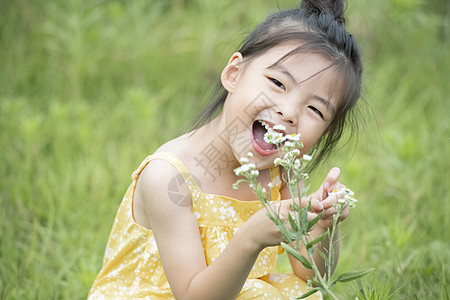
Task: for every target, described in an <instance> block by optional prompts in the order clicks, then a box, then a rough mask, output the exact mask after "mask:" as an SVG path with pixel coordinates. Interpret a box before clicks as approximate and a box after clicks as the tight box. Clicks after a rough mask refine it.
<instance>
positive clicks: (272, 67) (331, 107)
mask: <svg viewBox="0 0 450 300" xmlns="http://www.w3.org/2000/svg"><path fill="white" fill-rule="evenodd" d="M266 69H268V70H275V71H278V72H281V73H283V74H284V75H286V76H287V77H288V78H289V79H290V80H291V81H292V82H293V83H294V84H295V85H296V86H298V85H300V83H298V82H297V80H296V79H295V78H294V76H292V74H291V73H290V72H289V71H288V70H287V69H286V68H285V67H284V66H282V65H279V64H273V65H270V66H268V67H267V68H266ZM312 96H313V98H314V99H316V100H318V101H319V102H321V103H322V104H323V105H324V106H325V107H326V108H327V109H329V110H330V111H331V113H332V114H334V112H335V111H336V109H335V107H334V104H333V102H331V101H330V100H328V99H324V98H322V97H320V96H318V95H316V94H313V95H312Z"/></svg>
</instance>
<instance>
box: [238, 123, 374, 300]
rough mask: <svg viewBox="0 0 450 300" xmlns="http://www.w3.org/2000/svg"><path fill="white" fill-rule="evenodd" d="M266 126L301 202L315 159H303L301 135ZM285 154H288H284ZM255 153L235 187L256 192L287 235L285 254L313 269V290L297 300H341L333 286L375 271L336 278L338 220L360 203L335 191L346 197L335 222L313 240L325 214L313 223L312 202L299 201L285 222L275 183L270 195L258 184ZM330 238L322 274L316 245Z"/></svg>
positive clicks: (338, 206) (348, 192) (292, 191)
mask: <svg viewBox="0 0 450 300" xmlns="http://www.w3.org/2000/svg"><path fill="white" fill-rule="evenodd" d="M263 125H264V126H265V127H266V130H267V132H266V133H265V134H264V140H265V141H266V142H267V143H270V144H274V145H276V147H277V149H278V153H279V157H278V158H276V159H275V160H274V164H275V165H276V166H281V167H283V168H284V170H285V175H286V176H285V178H283V179H284V180H285V182H286V185H287V187H288V189H289V191H290V194H291V199H296V198H297V199H301V198H302V197H303V196H305V195H304V194H305V193H304V191H303V190H302V189H301V188H300V187H301V186H302V181H304V180H306V179H307V178H308V174H307V173H305V172H304V171H303V164H305V163H306V162H307V161H309V160H311V158H312V157H311V156H308V155H306V154H304V155H303V156H302V158H299V157H300V149H302V148H303V143H302V142H300V137H301V135H300V134H290V135H284V134H283V132H284V130H285V128H284V126H282V125H275V126H273V127H270V126H268V125H267V124H264V123H263ZM283 153H284V155H283ZM252 156H253V154H252V153H251V152H249V153H248V154H247V157H243V158H241V159H240V163H241V166H240V167H238V168H236V169H235V170H234V171H235V173H236V175H237V176H243V177H244V178H245V179H239V180H238V181H237V182H236V183H235V184H234V185H233V188H235V189H237V188H238V187H239V184H240V183H243V182H246V183H248V184H249V186H250V188H252V189H253V191H254V193H255V194H256V196H257V197H258V199H259V200H260V201H261V203H262V205H263V206H264V208H265V209H266V210H267V213H268V216H269V218H270V219H271V220H272V221H273V222H274V223H275V225H276V226H277V227H278V229H279V230H280V232H281V233H282V234H283V236H284V238H285V240H286V242H285V243H284V242H282V243H281V246H282V247H283V248H284V249H285V251H286V252H287V253H288V254H290V255H291V256H293V257H294V258H295V259H297V260H298V261H300V262H301V263H302V264H303V266H304V267H305V268H308V269H312V270H313V271H314V274H315V276H314V278H312V279H309V280H308V286H309V287H310V289H311V290H310V291H309V292H308V293H305V294H303V295H302V296H301V297H299V298H297V299H303V298H306V297H308V296H309V295H312V294H314V293H316V292H317V291H320V292H321V293H322V294H327V295H329V296H331V298H333V299H338V298H337V296H336V295H335V294H334V293H333V292H332V288H333V286H334V285H335V284H336V283H338V282H348V281H352V280H354V279H357V278H360V277H362V276H364V275H366V274H367V273H369V272H371V271H372V270H373V269H368V270H360V271H352V272H347V273H343V274H340V275H338V276H335V277H333V278H332V276H331V275H332V268H333V266H334V264H335V258H334V245H333V241H334V237H335V234H336V231H337V228H338V225H339V223H338V220H339V217H340V216H341V215H342V211H343V209H344V208H345V207H346V206H349V207H351V208H352V207H355V204H356V202H357V200H356V199H355V198H354V197H353V195H354V193H353V192H352V191H351V190H349V189H347V188H344V189H342V190H340V191H333V192H332V193H329V194H335V195H336V197H337V196H338V195H339V194H341V195H342V197H340V198H338V197H337V199H338V202H337V203H336V204H335V207H334V208H335V209H336V214H334V215H333V223H332V226H331V227H330V228H328V230H327V231H326V232H324V233H323V234H322V235H321V236H319V237H317V238H315V239H314V240H310V239H311V238H310V236H309V232H310V231H311V230H312V228H313V226H314V225H315V224H316V223H317V222H318V221H319V220H320V219H321V217H322V216H323V212H322V213H319V214H318V215H317V216H316V217H315V218H314V219H312V220H309V218H308V212H309V211H310V209H311V201H309V202H308V204H307V205H305V206H304V207H302V205H301V204H298V203H297V202H296V201H292V204H291V208H292V214H289V215H288V218H287V220H283V219H282V218H281V217H280V214H279V212H278V211H277V210H276V209H275V208H274V206H272V205H270V200H269V199H271V197H270V189H271V188H272V185H271V183H269V186H268V187H269V189H268V192H267V191H266V189H265V188H264V187H262V186H261V184H260V183H259V182H257V177H258V175H259V172H258V170H257V169H256V165H255V164H252V163H249V158H251V157H252ZM326 237H328V240H329V245H328V246H329V247H328V251H327V253H324V252H321V253H320V255H321V257H322V258H323V259H324V262H325V266H326V272H325V274H323V275H322V274H321V273H320V271H319V269H318V267H317V265H316V263H315V262H314V259H313V255H314V251H315V249H314V246H315V245H316V244H318V243H320V242H322V241H323V240H324V239H325V238H326ZM301 247H305V248H306V250H307V254H308V255H307V256H308V257H305V256H303V255H302V254H300V252H299V249H301Z"/></svg>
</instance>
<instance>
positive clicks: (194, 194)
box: [89, 0, 362, 300]
mask: <svg viewBox="0 0 450 300" xmlns="http://www.w3.org/2000/svg"><path fill="white" fill-rule="evenodd" d="M361 73H362V66H361V61H360V56H359V52H358V49H357V47H356V44H355V41H354V40H353V38H352V36H351V35H350V34H349V33H347V31H346V30H345V28H344V17H343V3H342V2H341V1H332V0H329V1H319V0H316V1H312V0H310V1H306V0H305V1H303V3H302V4H301V6H300V8H295V9H290V10H285V11H280V12H277V13H275V14H273V15H271V16H269V17H268V18H267V19H266V20H265V21H264V22H263V23H261V24H260V25H259V26H257V27H256V28H255V30H254V31H253V32H252V33H251V34H250V35H249V37H248V38H247V39H246V41H245V43H244V44H243V46H242V48H241V49H240V50H239V51H238V52H236V53H234V54H233V55H232V56H231V58H230V60H229V62H228V64H227V65H226V66H225V68H224V69H223V71H222V74H221V85H222V87H223V92H222V93H221V94H220V95H219V97H218V98H217V100H216V101H215V102H212V103H211V104H210V105H209V106H208V107H207V108H206V110H205V111H204V112H203V114H202V115H201V116H202V120H208V118H210V117H211V118H212V116H213V115H215V114H214V113H215V112H216V111H217V110H219V109H221V111H220V113H219V114H218V115H217V116H216V117H215V118H212V120H209V122H207V124H206V125H203V126H199V127H197V129H195V130H194V131H192V132H190V133H188V134H185V135H183V136H181V137H178V138H176V139H174V140H172V141H169V142H168V143H166V144H164V145H162V146H161V147H160V148H159V149H158V150H157V151H156V152H155V153H154V154H153V155H151V156H149V157H147V158H146V159H145V160H144V161H143V162H142V164H141V165H140V166H139V168H138V169H137V170H136V171H135V172H134V173H133V183H132V184H131V186H130V187H129V189H128V191H127V193H126V195H125V197H124V199H123V202H122V204H121V206H120V208H119V211H118V213H117V216H116V219H115V222H114V226H113V228H112V232H111V235H110V238H109V241H108V245H107V248H106V253H105V258H104V262H103V267H102V270H101V272H100V274H99V275H98V276H97V278H96V280H95V282H94V284H93V287H92V289H91V291H90V294H89V298H90V299H114V298H118V299H141V298H146V299H173V298H177V299H196V300H198V299H236V298H238V299H250V298H252V299H288V298H289V297H290V296H299V295H301V294H302V293H305V292H307V288H306V283H305V281H306V280H307V278H308V277H309V276H312V274H311V273H310V271H309V270H307V269H305V268H303V266H302V265H301V264H300V263H299V262H298V261H296V260H294V259H291V260H290V261H291V264H292V268H293V271H294V274H275V273H273V271H274V269H275V267H276V258H277V254H279V251H278V250H279V249H280V247H279V244H280V242H282V241H283V237H282V235H281V233H280V232H279V230H278V229H277V228H276V226H275V225H274V224H273V222H272V221H271V220H270V219H269V218H268V217H267V214H266V211H265V210H264V209H262V206H261V205H260V202H259V201H258V200H256V197H255V196H254V194H253V192H252V191H251V190H250V189H249V188H248V187H245V186H244V185H242V186H241V187H240V188H239V190H234V189H232V185H233V183H234V182H236V181H237V180H238V178H237V177H236V175H235V174H234V172H233V170H234V169H235V168H236V167H238V166H239V159H240V157H242V156H246V154H247V153H248V152H252V153H253V154H254V155H253V157H252V158H251V162H252V163H255V164H256V165H257V167H258V169H259V170H260V176H259V177H258V178H259V181H260V182H261V184H262V185H268V184H269V183H271V185H270V186H272V188H271V189H272V193H271V195H272V203H274V204H273V205H278V206H279V207H280V214H281V216H284V217H285V216H287V215H288V214H289V209H290V208H289V204H290V203H291V201H292V199H289V198H290V196H289V192H288V191H287V188H286V187H285V185H284V184H283V182H282V180H281V179H280V177H281V175H282V174H281V175H280V170H279V169H278V168H276V167H274V164H273V161H274V159H275V158H276V157H277V153H276V152H277V151H276V150H274V149H273V147H272V145H271V144H268V143H266V142H265V141H264V139H263V135H264V133H265V132H266V130H267V129H266V126H269V127H273V126H274V125H275V124H281V125H284V127H286V132H285V133H286V134H291V133H298V132H300V133H301V134H302V138H301V140H302V142H303V143H304V148H303V150H302V151H303V153H308V151H309V150H311V149H314V148H317V150H318V152H317V153H318V155H317V156H316V158H317V160H316V161H315V163H314V164H316V163H317V162H318V161H319V160H321V159H322V158H324V156H325V155H326V154H327V153H329V151H330V149H331V148H332V147H333V146H334V145H335V144H336V142H337V141H338V140H339V138H340V136H341V133H342V129H343V125H344V122H345V118H346V115H347V112H349V110H350V109H351V108H352V107H353V106H354V105H355V103H356V101H357V100H358V98H359V96H360V86H361ZM314 164H313V165H314ZM339 176H340V171H339V169H338V168H333V169H331V171H330V172H329V174H328V176H327V177H326V178H325V180H324V182H323V184H322V185H321V186H320V188H319V189H318V190H317V191H316V192H314V193H313V194H311V195H310V197H311V198H312V209H311V211H310V215H311V217H314V216H315V215H316V214H317V213H319V212H321V211H322V210H325V214H324V215H323V217H322V219H321V220H320V221H319V222H318V223H317V224H316V225H315V226H314V228H313V230H312V231H311V238H315V237H317V236H319V235H320V234H322V233H323V232H324V231H326V230H327V228H328V227H329V226H331V219H332V216H333V214H334V213H335V211H334V209H333V207H332V205H333V204H334V203H336V201H337V197H336V196H331V195H330V196H328V193H330V192H331V191H332V190H339V189H341V188H342V187H343V185H342V184H341V183H339ZM180 179H181V180H180ZM180 182H181V183H182V184H181V185H179V183H180ZM281 199H286V200H281ZM295 201H297V200H295ZM347 215H348V211H346V212H345V213H344V216H343V218H342V219H345V218H346V217H347ZM336 243H337V241H336ZM323 245H328V242H327V241H325V242H323ZM323 245H322V246H320V247H322V248H325V247H326V246H323ZM323 250H324V249H322V251H323ZM325 250H326V249H325ZM336 250H337V249H336ZM318 252H319V251H316V253H318ZM336 252H338V251H336ZM336 254H337V253H336ZM315 259H316V261H317V264H318V265H319V266H321V267H322V268H324V263H323V261H322V259H321V257H320V255H317V257H316V258H315ZM314 297H316V298H318V297H320V295H313V296H312V298H314Z"/></svg>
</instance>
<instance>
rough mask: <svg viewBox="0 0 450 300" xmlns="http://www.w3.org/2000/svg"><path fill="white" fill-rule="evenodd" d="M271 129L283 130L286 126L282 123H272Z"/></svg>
mask: <svg viewBox="0 0 450 300" xmlns="http://www.w3.org/2000/svg"><path fill="white" fill-rule="evenodd" d="M273 129H274V130H279V131H282V130H283V131H284V130H286V127H284V126H283V125H274V126H273Z"/></svg>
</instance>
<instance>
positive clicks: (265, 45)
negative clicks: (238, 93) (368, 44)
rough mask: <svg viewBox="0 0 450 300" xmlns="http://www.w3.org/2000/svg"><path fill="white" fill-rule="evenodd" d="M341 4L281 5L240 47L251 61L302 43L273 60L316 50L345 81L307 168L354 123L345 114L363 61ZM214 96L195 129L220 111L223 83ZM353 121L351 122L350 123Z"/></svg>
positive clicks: (322, 0) (329, 0)
mask: <svg viewBox="0 0 450 300" xmlns="http://www.w3.org/2000/svg"><path fill="white" fill-rule="evenodd" d="M344 10H345V5H344V2H343V1H342V0H315V1H314V0H303V1H302V2H301V4H300V6H299V7H297V8H292V9H288V10H281V11H278V12H275V13H273V14H272V15H269V16H268V17H267V18H266V19H265V20H264V21H263V22H262V23H260V24H259V25H258V26H256V27H255V29H254V30H253V32H251V33H250V35H249V36H248V37H247V38H246V39H245V40H244V43H243V44H242V46H241V48H240V49H239V50H238V51H239V52H240V53H241V54H242V56H243V57H244V62H246V61H249V60H251V59H253V58H255V57H257V56H259V55H261V54H263V53H265V52H266V51H268V50H270V49H271V48H273V47H275V46H278V45H281V44H286V43H289V42H293V41H294V42H295V41H297V42H300V46H299V47H297V48H295V49H294V50H292V51H290V52H289V53H287V54H286V55H285V56H283V57H282V58H280V59H279V60H278V61H277V62H276V63H275V64H277V63H280V62H282V61H283V60H285V59H287V58H288V57H291V56H292V55H294V54H297V53H305V52H306V53H314V54H320V55H323V56H324V57H326V58H327V59H329V60H330V61H331V65H330V66H329V67H327V68H326V69H329V68H333V70H336V71H337V74H338V76H339V77H338V81H337V82H336V84H338V85H339V86H344V90H343V91H341V95H340V96H341V97H340V98H341V101H340V105H339V107H338V108H337V110H336V112H335V114H334V117H333V120H332V121H331V123H330V125H329V126H328V128H327V130H326V134H324V135H323V136H322V137H321V139H320V140H319V142H318V143H317V144H316V146H315V147H314V148H315V149H316V150H317V152H316V154H315V157H314V159H313V161H312V162H311V163H310V164H308V169H310V170H311V169H312V168H314V167H315V166H316V165H317V164H318V163H319V162H320V161H322V160H323V159H324V158H326V157H327V156H328V154H329V153H330V152H331V150H332V149H333V147H334V146H335V145H336V144H337V143H338V141H339V140H340V138H341V137H342V134H343V129H344V125H345V124H346V123H351V124H350V125H352V126H351V129H356V126H357V124H356V122H354V119H353V118H348V113H349V112H351V109H352V108H353V107H354V106H355V104H356V102H357V100H358V99H359V98H360V96H361V85H362V71H363V66H362V61H361V55H360V52H359V50H358V47H357V44H356V41H355V39H354V37H353V36H352V35H351V34H350V33H348V32H347V30H346V29H345V17H344ZM215 94H216V98H215V99H213V101H212V102H210V103H209V104H208V105H207V106H206V107H205V108H204V109H203V111H202V112H200V114H199V115H198V116H197V118H196V119H195V121H194V123H193V124H192V125H193V128H198V127H200V126H201V125H203V124H205V123H206V122H208V121H209V120H211V118H212V117H213V116H214V115H215V113H216V112H217V111H219V110H220V109H221V108H222V107H223V104H224V102H225V99H226V98H227V95H228V92H227V90H225V88H223V87H222V85H221V84H220V82H219V84H218V85H217V87H216V89H215ZM352 120H353V122H352Z"/></svg>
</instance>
